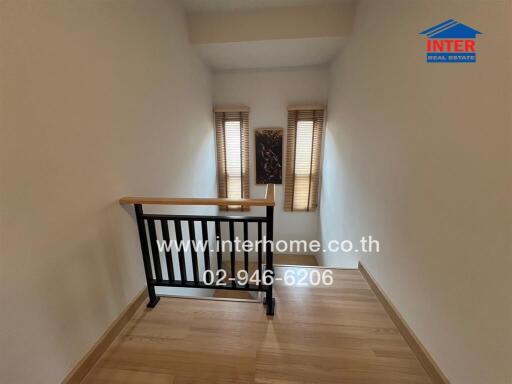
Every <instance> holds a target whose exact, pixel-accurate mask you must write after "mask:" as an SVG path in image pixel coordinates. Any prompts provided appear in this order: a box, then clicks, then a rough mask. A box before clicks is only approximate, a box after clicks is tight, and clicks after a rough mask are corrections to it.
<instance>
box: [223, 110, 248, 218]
mask: <svg viewBox="0 0 512 384" xmlns="http://www.w3.org/2000/svg"><path fill="white" fill-rule="evenodd" d="M214 118H215V142H216V155H217V159H216V163H217V190H218V197H219V198H228V197H230V198H234V199H248V198H249V197H250V196H249V191H250V188H249V109H248V108H247V107H239V108H215V109H214ZM230 121H239V122H240V183H241V186H240V193H239V196H236V197H235V196H230V191H229V178H230V176H229V175H228V172H227V169H228V164H227V151H228V148H226V122H230ZM219 209H220V210H221V211H249V210H250V207H243V206H240V205H224V206H220V207H219Z"/></svg>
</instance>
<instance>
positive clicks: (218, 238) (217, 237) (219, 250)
mask: <svg viewBox="0 0 512 384" xmlns="http://www.w3.org/2000/svg"><path fill="white" fill-rule="evenodd" d="M215 241H216V243H217V244H216V247H217V269H222V234H221V232H220V221H216V222H215Z"/></svg>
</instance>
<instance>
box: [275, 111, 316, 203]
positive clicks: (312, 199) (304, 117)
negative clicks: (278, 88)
mask: <svg viewBox="0 0 512 384" xmlns="http://www.w3.org/2000/svg"><path fill="white" fill-rule="evenodd" d="M324 116H325V107H324V106H307V107H305V106H298V107H289V108H288V129H287V148H286V178H285V196H284V210H285V211H286V212H311V211H315V210H316V209H317V207H318V203H319V184H320V172H321V153H322V143H323V130H324ZM301 121H312V138H311V158H310V163H309V166H310V171H309V175H308V176H309V183H308V190H307V195H308V198H307V204H305V205H304V206H300V207H298V206H297V205H296V204H295V199H296V198H298V193H299V192H301V193H304V191H298V190H296V183H295V182H296V179H297V174H296V170H295V168H296V165H297V164H296V160H297V157H296V150H297V139H298V136H297V131H298V125H299V122H301Z"/></svg>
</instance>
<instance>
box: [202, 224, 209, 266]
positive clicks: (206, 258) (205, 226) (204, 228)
mask: <svg viewBox="0 0 512 384" xmlns="http://www.w3.org/2000/svg"><path fill="white" fill-rule="evenodd" d="M201 231H202V235H203V241H204V244H205V245H204V252H203V256H204V269H205V270H206V271H208V270H210V247H209V245H208V221H206V220H201Z"/></svg>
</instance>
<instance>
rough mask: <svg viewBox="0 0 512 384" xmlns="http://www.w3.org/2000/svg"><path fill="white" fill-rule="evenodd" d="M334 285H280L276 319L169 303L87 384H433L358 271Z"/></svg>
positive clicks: (113, 350) (250, 307)
mask: <svg viewBox="0 0 512 384" xmlns="http://www.w3.org/2000/svg"><path fill="white" fill-rule="evenodd" d="M291 268H297V267H277V268H276V274H277V276H282V275H283V274H284V272H285V271H286V270H287V269H291ZM334 280H335V282H334V285H332V286H330V287H286V286H284V285H283V284H282V283H281V284H276V289H275V296H276V302H277V304H276V314H275V316H274V317H273V318H271V317H267V316H266V315H265V312H264V309H263V306H262V305H261V304H259V303H247V302H234V301H213V300H194V299H178V298H162V299H161V300H160V303H159V304H158V305H157V307H156V308H154V309H152V310H149V309H146V308H145V306H143V307H141V308H140V309H139V310H138V312H137V313H136V314H135V316H134V318H133V319H132V320H131V321H130V323H129V324H128V325H127V326H126V328H125V329H124V330H123V332H122V333H121V335H120V336H119V337H118V338H117V339H116V341H115V342H114V343H113V344H112V345H111V347H110V348H109V349H108V350H107V352H106V353H105V354H104V355H103V356H102V357H101V359H100V360H99V361H98V363H97V364H96V366H95V367H94V368H93V369H92V371H91V372H90V373H89V375H88V376H87V377H86V379H85V380H84V383H87V384H100V383H101V384H105V383H123V384H132V383H137V384H142V383H151V384H163V383H165V384H171V383H172V384H185V383H231V384H239V383H337V384H338V383H350V384H369V383H378V384H386V383H389V384H400V383H431V381H430V380H429V378H428V376H427V374H426V373H425V371H424V370H423V368H422V367H421V365H420V363H419V362H418V360H417V359H416V357H415V356H414V355H413V353H412V352H411V350H410V348H409V347H408V345H407V344H406V343H405V341H404V340H403V338H402V336H401V335H400V334H399V332H398V330H397V329H396V327H395V326H394V324H393V323H392V321H391V320H390V318H389V317H388V315H387V314H386V312H385V311H384V309H383V307H382V306H381V304H380V303H379V301H378V300H377V298H376V297H375V295H374V293H373V292H372V291H371V289H370V288H369V286H368V285H367V284H366V282H365V280H364V279H363V277H362V276H361V274H360V273H359V271H357V270H334Z"/></svg>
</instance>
